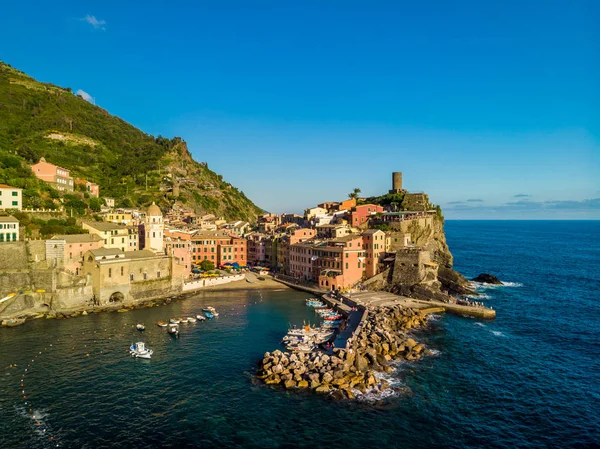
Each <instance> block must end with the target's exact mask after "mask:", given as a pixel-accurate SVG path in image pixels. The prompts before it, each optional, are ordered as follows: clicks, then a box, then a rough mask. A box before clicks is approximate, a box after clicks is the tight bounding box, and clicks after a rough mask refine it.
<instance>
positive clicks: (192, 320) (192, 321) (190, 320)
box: [186, 316, 198, 323]
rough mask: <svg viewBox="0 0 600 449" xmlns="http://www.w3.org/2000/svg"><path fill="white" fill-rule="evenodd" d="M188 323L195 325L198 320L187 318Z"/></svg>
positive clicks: (191, 317)
mask: <svg viewBox="0 0 600 449" xmlns="http://www.w3.org/2000/svg"><path fill="white" fill-rule="evenodd" d="M186 319H187V321H188V323H195V322H196V321H198V320H197V319H196V318H194V317H193V316H189V317H187V318H186Z"/></svg>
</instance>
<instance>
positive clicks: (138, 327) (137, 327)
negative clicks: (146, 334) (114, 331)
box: [135, 324, 146, 331]
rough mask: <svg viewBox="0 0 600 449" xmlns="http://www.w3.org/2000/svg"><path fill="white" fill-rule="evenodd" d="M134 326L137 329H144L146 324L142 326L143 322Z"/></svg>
mask: <svg viewBox="0 0 600 449" xmlns="http://www.w3.org/2000/svg"><path fill="white" fill-rule="evenodd" d="M135 328H136V329H137V330H139V331H143V330H146V326H144V325H143V324H136V326H135Z"/></svg>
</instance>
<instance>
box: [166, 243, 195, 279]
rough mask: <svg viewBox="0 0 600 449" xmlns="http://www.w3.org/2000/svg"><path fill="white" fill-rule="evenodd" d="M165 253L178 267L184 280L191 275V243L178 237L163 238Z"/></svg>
mask: <svg viewBox="0 0 600 449" xmlns="http://www.w3.org/2000/svg"><path fill="white" fill-rule="evenodd" d="M165 251H166V253H167V255H168V256H171V257H172V258H173V262H174V263H175V264H177V265H179V266H180V268H181V272H183V274H184V277H185V278H189V277H190V275H191V274H192V241H191V240H189V239H182V238H178V237H165Z"/></svg>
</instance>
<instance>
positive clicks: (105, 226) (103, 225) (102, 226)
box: [83, 221, 127, 231]
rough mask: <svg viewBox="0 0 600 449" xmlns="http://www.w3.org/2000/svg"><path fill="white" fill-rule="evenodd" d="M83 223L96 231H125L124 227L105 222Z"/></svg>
mask: <svg viewBox="0 0 600 449" xmlns="http://www.w3.org/2000/svg"><path fill="white" fill-rule="evenodd" d="M83 223H84V224H86V225H88V226H89V227H91V228H94V229H97V230H98V231H114V230H117V229H127V227H126V226H123V225H120V224H117V223H110V222H105V221H84V222H83Z"/></svg>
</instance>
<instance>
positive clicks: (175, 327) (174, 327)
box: [167, 323, 179, 337]
mask: <svg viewBox="0 0 600 449" xmlns="http://www.w3.org/2000/svg"><path fill="white" fill-rule="evenodd" d="M167 332H168V333H169V334H171V335H174V336H175V337H177V336H179V324H175V323H170V324H169V327H167Z"/></svg>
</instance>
